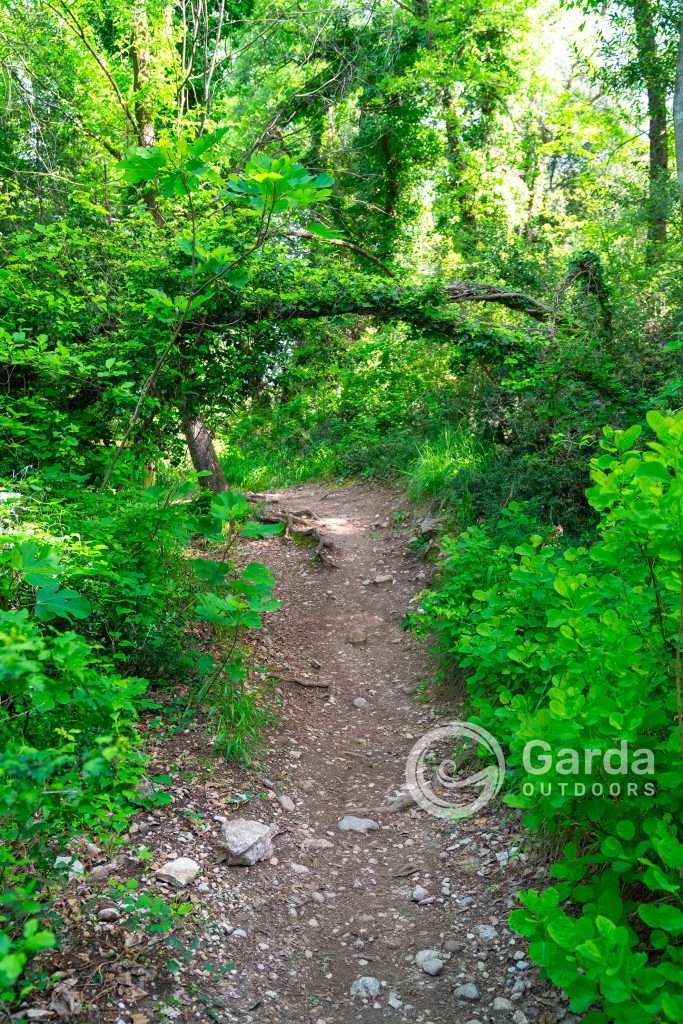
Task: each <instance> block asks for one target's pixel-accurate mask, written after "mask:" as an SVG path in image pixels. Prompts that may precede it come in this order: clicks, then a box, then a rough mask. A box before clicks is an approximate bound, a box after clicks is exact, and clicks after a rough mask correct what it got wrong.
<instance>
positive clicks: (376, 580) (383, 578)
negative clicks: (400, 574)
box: [372, 573, 394, 584]
mask: <svg viewBox="0 0 683 1024" xmlns="http://www.w3.org/2000/svg"><path fill="white" fill-rule="evenodd" d="M372 582H373V583H376V584H380V583H393V582H394V577H393V576H392V575H391V574H390V573H389V574H385V575H383V576H375V578H374V580H373V581H372Z"/></svg>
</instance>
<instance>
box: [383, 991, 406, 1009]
mask: <svg viewBox="0 0 683 1024" xmlns="http://www.w3.org/2000/svg"><path fill="white" fill-rule="evenodd" d="M387 1003H388V1004H389V1006H390V1007H391V1008H392V1010H400V1009H402V1007H403V1003H402V1002H401V997H400V996H399V994H398V992H394V991H391V992H390V993H389V998H388V999H387Z"/></svg>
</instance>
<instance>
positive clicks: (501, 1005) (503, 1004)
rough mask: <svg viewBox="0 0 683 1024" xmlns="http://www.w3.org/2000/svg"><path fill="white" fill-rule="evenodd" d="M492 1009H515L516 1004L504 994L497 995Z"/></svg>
mask: <svg viewBox="0 0 683 1024" xmlns="http://www.w3.org/2000/svg"><path fill="white" fill-rule="evenodd" d="M491 1009H492V1010H514V1006H513V1005H512V1003H511V1002H510V1000H509V999H505V998H504V997H503V996H496V998H495V999H494V1000H493V1003H492V1004H491Z"/></svg>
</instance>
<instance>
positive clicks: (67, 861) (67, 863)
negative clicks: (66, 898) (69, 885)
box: [54, 856, 85, 881]
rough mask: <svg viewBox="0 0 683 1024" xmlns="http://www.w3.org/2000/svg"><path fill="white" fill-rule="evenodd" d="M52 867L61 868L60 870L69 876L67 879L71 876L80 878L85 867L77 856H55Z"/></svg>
mask: <svg viewBox="0 0 683 1024" xmlns="http://www.w3.org/2000/svg"><path fill="white" fill-rule="evenodd" d="M54 867H55V868H57V870H60V869H61V870H62V871H66V872H67V874H68V876H69V881H71V880H72V879H73V878H80V876H81V875H84V874H85V868H84V867H83V865H82V864H81V862H80V860H78V858H77V857H70V856H60V857H55V862H54Z"/></svg>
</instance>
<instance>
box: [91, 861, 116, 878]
mask: <svg viewBox="0 0 683 1024" xmlns="http://www.w3.org/2000/svg"><path fill="white" fill-rule="evenodd" d="M118 868H119V863H118V861H116V860H112V861H109V863H108V864H97V865H96V866H95V867H94V868H93V869H92V871H91V872H90V877H91V879H92V880H93V882H104V881H105V880H106V879H107V878H109V876H110V875H113V874H114V872H115V871H117V870H118Z"/></svg>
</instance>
